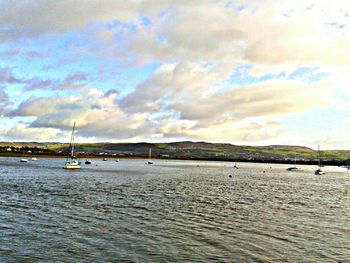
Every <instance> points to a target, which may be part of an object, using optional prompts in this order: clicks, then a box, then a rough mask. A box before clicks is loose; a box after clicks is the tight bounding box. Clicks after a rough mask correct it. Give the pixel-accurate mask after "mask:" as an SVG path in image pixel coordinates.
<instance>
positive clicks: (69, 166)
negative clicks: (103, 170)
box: [63, 164, 80, 170]
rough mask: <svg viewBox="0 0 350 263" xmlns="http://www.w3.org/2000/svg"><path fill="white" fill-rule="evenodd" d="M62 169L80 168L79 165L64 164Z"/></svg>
mask: <svg viewBox="0 0 350 263" xmlns="http://www.w3.org/2000/svg"><path fill="white" fill-rule="evenodd" d="M63 169H68V170H73V169H80V165H69V164H67V165H65V166H64V167H63Z"/></svg>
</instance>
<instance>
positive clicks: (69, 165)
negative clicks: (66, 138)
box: [63, 122, 80, 169]
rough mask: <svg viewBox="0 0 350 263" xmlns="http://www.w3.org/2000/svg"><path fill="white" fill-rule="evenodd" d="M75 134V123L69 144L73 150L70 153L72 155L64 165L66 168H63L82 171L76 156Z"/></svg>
mask: <svg viewBox="0 0 350 263" xmlns="http://www.w3.org/2000/svg"><path fill="white" fill-rule="evenodd" d="M74 132H75V122H74V125H73V130H72V135H71V139H70V143H69V147H70V148H71V151H70V155H69V156H68V157H67V159H66V163H65V164H64V167H63V168H64V169H80V162H79V161H78V160H77V159H76V157H75V156H74ZM69 159H70V160H69Z"/></svg>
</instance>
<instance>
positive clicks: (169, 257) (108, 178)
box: [0, 157, 350, 262]
mask: <svg viewBox="0 0 350 263" xmlns="http://www.w3.org/2000/svg"><path fill="white" fill-rule="evenodd" d="M92 161H93V163H92V165H89V166H86V165H84V166H83V169H81V170H79V171H67V170H63V169H61V167H62V165H63V163H64V160H62V159H39V160H38V161H37V162H31V161H29V162H28V163H19V159H17V158H5V157H2V158H0V258H1V260H0V261H1V262H19V261H30V262H31V261H60V262H62V261H63V262H106V261H114V262H120V261H122V262H337V261H344V260H346V259H347V260H349V258H350V222H349V219H350V218H349V216H350V209H349V207H350V203H349V202H350V198H349V186H350V173H346V172H345V171H343V170H341V169H340V168H338V169H336V168H328V171H327V174H326V175H322V176H315V175H313V168H314V167H307V166H305V167H304V169H305V172H302V173H293V172H286V171H285V168H286V167H287V166H285V165H270V164H249V163H241V164H239V166H240V169H238V170H235V169H233V164H232V163H224V162H189V161H160V160H156V161H155V163H154V164H153V165H147V164H146V163H145V160H121V161H120V162H118V163H117V162H114V161H112V160H110V161H107V162H102V161H100V160H92ZM326 169H327V168H326ZM230 174H231V175H232V177H231V178H230V177H229V175H230Z"/></svg>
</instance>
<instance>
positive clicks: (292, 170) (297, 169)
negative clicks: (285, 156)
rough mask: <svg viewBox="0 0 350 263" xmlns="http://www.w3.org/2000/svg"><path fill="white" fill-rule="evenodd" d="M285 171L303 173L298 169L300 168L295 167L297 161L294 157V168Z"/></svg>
mask: <svg viewBox="0 0 350 263" xmlns="http://www.w3.org/2000/svg"><path fill="white" fill-rule="evenodd" d="M286 170H287V171H288V172H303V170H302V169H300V168H298V167H297V160H296V158H295V157H294V166H292V167H288V168H287V169H286Z"/></svg>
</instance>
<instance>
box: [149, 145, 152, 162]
mask: <svg viewBox="0 0 350 263" xmlns="http://www.w3.org/2000/svg"><path fill="white" fill-rule="evenodd" d="M151 154H152V149H151V148H149V151H148V159H149V160H150V161H151Z"/></svg>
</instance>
